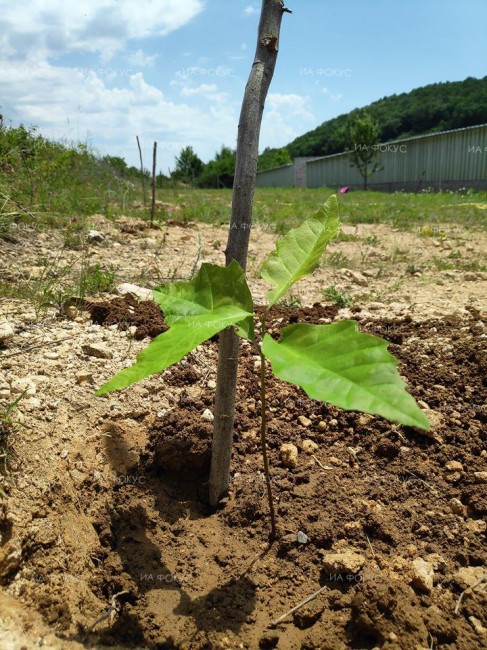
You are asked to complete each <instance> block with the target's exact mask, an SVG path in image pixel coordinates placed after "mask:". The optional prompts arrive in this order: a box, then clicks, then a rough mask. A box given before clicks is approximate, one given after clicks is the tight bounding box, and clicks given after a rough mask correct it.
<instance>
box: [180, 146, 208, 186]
mask: <svg viewBox="0 0 487 650" xmlns="http://www.w3.org/2000/svg"><path fill="white" fill-rule="evenodd" d="M202 169H203V162H202V161H201V160H200V159H199V158H198V156H197V155H196V154H195V152H194V151H193V147H184V149H182V150H181V153H180V154H179V156H176V173H175V176H176V178H179V179H181V180H185V181H187V182H188V183H191V184H192V185H195V184H196V179H197V178H198V176H199V175H200V174H201V171H202Z"/></svg>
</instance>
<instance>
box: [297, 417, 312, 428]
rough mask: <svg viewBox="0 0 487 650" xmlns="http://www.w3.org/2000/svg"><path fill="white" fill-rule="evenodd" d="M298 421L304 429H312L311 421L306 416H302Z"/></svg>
mask: <svg viewBox="0 0 487 650" xmlns="http://www.w3.org/2000/svg"><path fill="white" fill-rule="evenodd" d="M298 421H299V423H300V424H302V425H303V427H310V426H311V420H310V419H309V418H307V417H306V416H305V415H300V416H299V417H298Z"/></svg>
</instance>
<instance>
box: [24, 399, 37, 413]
mask: <svg viewBox="0 0 487 650" xmlns="http://www.w3.org/2000/svg"><path fill="white" fill-rule="evenodd" d="M21 405H22V408H23V409H24V410H26V411H29V412H30V411H36V410H37V409H40V408H41V400H40V399H38V398H37V397H29V399H26V400H23V401H22V402H21Z"/></svg>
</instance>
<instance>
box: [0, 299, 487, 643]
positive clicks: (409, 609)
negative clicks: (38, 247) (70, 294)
mask: <svg viewBox="0 0 487 650" xmlns="http://www.w3.org/2000/svg"><path fill="white" fill-rule="evenodd" d="M436 290H437V289H436ZM465 302H466V301H465ZM465 302H464V303H463V304H462V305H461V308H460V304H459V303H457V304H456V307H457V313H456V314H450V313H449V312H447V311H445V313H444V315H443V316H442V317H429V318H428V317H423V318H421V319H416V317H415V315H414V314H409V315H402V316H401V315H398V314H397V313H394V312H393V310H392V309H389V310H383V311H382V312H381V313H380V315H377V314H376V315H375V316H373V315H372V313H371V311H370V310H366V309H359V308H356V309H354V310H352V311H349V312H348V313H345V315H348V316H349V317H350V316H351V317H352V318H356V319H357V320H358V321H359V322H360V326H361V329H362V330H364V331H368V332H370V333H373V334H377V335H379V336H383V337H384V338H386V339H387V340H388V341H390V346H389V349H390V350H391V352H392V353H393V354H395V355H396V356H397V357H398V358H399V359H400V361H401V365H400V367H399V369H400V372H401V374H402V375H403V376H404V377H405V379H406V380H407V383H408V387H409V390H410V391H411V393H412V394H413V395H414V396H415V397H416V399H417V400H419V401H420V403H421V405H422V407H423V408H425V409H427V414H428V416H429V418H430V420H431V422H432V423H433V425H434V426H433V429H432V432H431V433H430V434H428V435H425V434H424V433H420V432H419V431H416V430H413V429H410V428H407V427H400V426H396V425H393V424H391V423H389V422H387V421H385V420H382V419H381V418H376V417H372V416H368V415H363V414H359V413H355V412H346V411H342V410H340V409H337V408H335V407H332V406H329V405H326V404H322V403H320V402H316V401H313V400H310V399H309V398H307V396H306V395H305V394H304V392H303V391H301V390H300V389H297V388H295V387H293V386H291V385H289V384H285V383H282V382H279V381H278V380H276V379H274V378H273V377H272V375H271V373H270V371H269V372H268V383H269V433H268V437H269V440H268V446H269V452H270V459H271V466H272V482H273V489H274V497H275V501H276V509H277V516H278V526H279V539H278V541H277V542H276V543H275V544H274V545H273V546H272V547H271V548H270V549H268V548H267V538H268V532H269V519H268V505H267V500H266V493H265V482H264V478H263V474H262V460H261V453H260V449H259V440H258V432H259V418H258V413H259V406H260V401H259V395H258V390H257V385H256V381H257V376H256V375H257V370H256V364H257V361H256V358H257V357H256V350H255V349H253V348H252V347H251V346H250V344H248V343H247V342H243V343H242V346H241V364H240V369H239V384H238V386H239V387H238V403H237V413H236V435H235V449H234V454H233V460H232V479H231V489H230V495H229V498H228V500H227V501H226V502H225V504H224V507H222V509H220V510H219V511H218V512H217V513H212V512H211V511H210V509H209V508H208V504H207V483H206V482H207V478H208V469H209V452H210V437H211V429H212V425H211V422H208V421H206V420H205V419H203V418H202V415H203V412H204V411H205V409H210V410H212V408H213V400H214V388H213V383H211V382H213V381H214V379H215V361H216V354H217V341H208V342H206V343H204V344H203V345H201V346H198V348H197V349H196V350H195V351H194V352H193V353H192V354H190V355H189V356H188V357H187V358H186V359H185V360H183V362H181V363H179V364H178V365H176V366H174V367H172V368H170V369H168V370H167V371H165V372H164V373H162V374H161V375H158V376H154V377H151V378H149V379H147V380H146V381H144V382H141V383H139V384H136V385H134V386H133V387H131V388H130V389H127V390H125V391H123V392H121V393H117V394H112V395H108V396H106V397H105V398H103V399H102V398H100V399H97V398H94V397H93V390H94V388H95V386H97V385H100V384H101V383H102V382H103V381H105V380H106V379H108V378H109V377H110V376H111V374H113V372H114V371H116V370H117V369H120V368H121V367H123V364H124V363H125V362H126V361H127V360H128V359H133V357H134V355H135V354H136V353H137V352H138V351H139V350H140V349H142V348H143V347H145V345H146V344H147V342H148V340H147V339H146V340H145V341H143V342H142V341H138V340H137V339H139V337H143V336H146V335H149V334H150V336H155V335H157V334H158V333H159V332H160V331H163V329H164V325H163V322H162V320H161V319H160V313H159V312H158V310H156V311H154V307H153V306H151V305H150V303H138V302H137V301H136V300H135V299H134V298H131V297H125V298H117V299H115V300H114V301H97V302H96V303H95V302H93V303H92V304H91V307H90V313H91V318H92V319H93V323H94V324H91V323H90V322H86V320H84V319H83V318H78V319H77V320H75V321H67V320H66V319H65V318H59V317H58V318H51V319H45V320H43V321H42V323H41V324H39V323H38V322H37V321H36V320H35V319H34V318H33V317H32V316H30V315H29V313H28V312H27V311H25V308H24V307H20V306H18V305H17V306H16V305H11V306H10V307H9V310H8V312H7V315H8V317H9V318H14V317H15V318H17V321H15V322H16V323H17V322H18V323H21V324H22V325H19V326H18V327H17V328H16V335H15V338H14V339H13V340H12V341H8V342H6V343H5V345H4V349H3V350H0V355H1V357H0V358H1V361H2V373H3V375H2V374H1V373H0V379H2V377H4V378H5V381H6V382H7V383H8V384H9V385H11V386H12V382H13V380H15V379H16V378H18V377H29V378H31V379H32V381H33V382H34V384H35V385H36V386H37V392H36V394H35V395H34V396H32V397H27V398H25V400H21V402H20V403H19V409H18V410H19V417H20V419H22V421H23V422H24V424H26V425H27V426H28V427H29V428H27V429H18V431H17V433H15V434H13V435H12V437H11V439H10V443H11V445H12V447H11V457H10V472H9V474H8V475H7V476H6V477H5V478H4V479H3V482H2V483H0V487H2V489H3V490H4V492H5V494H6V498H4V499H3V500H0V508H1V510H0V536H1V546H0V584H1V585H2V587H3V593H2V592H0V648H1V649H2V650H4V649H5V650H20V649H21V648H26V649H27V650H30V649H31V648H34V647H39V645H42V647H44V648H52V649H56V650H59V649H64V650H75V649H78V650H80V649H81V648H83V647H87V648H90V647H91V648H97V649H101V648H105V647H113V648H117V649H118V650H121V649H122V648H139V649H142V648H147V649H149V650H162V649H163V648H167V649H170V648H178V649H179V650H203V649H213V648H248V649H257V648H278V649H279V648H280V649H281V650H288V649H289V650H299V649H302V650H311V649H314V650H347V649H355V650H359V649H362V650H372V649H374V648H380V649H381V650H409V649H411V650H427V649H428V648H434V649H441V650H481V649H483V648H485V647H486V639H487V636H486V634H487V632H486V628H487V613H486V612H487V608H486V605H487V589H485V583H483V584H480V585H479V586H477V587H476V588H475V589H474V590H469V591H466V592H465V594H464V597H463V600H462V602H461V604H460V607H459V611H458V614H455V613H454V610H455V606H456V604H457V601H458V599H459V596H460V594H461V593H462V591H463V590H465V589H466V587H468V586H469V585H472V584H474V582H475V580H478V579H479V578H481V577H482V576H483V575H484V574H485V573H486V572H487V569H486V566H487V562H486V560H487V553H486V548H485V530H486V525H485V520H486V518H487V485H486V483H485V482H483V481H485V474H479V473H480V472H485V471H486V470H487V445H486V439H487V432H486V421H487V407H486V395H487V379H486V378H487V352H486V345H485V342H486V338H487V336H486V335H487V314H486V312H485V309H483V310H482V309H481V307H480V305H479V304H478V303H477V307H474V306H472V305H471V304H467V305H465ZM23 309H24V311H22V310H23ZM344 311H345V310H340V312H339V313H337V309H336V308H335V307H330V306H329V305H328V306H327V305H322V304H320V303H316V304H315V305H314V306H312V307H308V308H279V309H274V310H273V312H272V314H271V321H270V329H271V331H272V332H275V333H277V332H278V330H279V329H281V328H282V327H284V326H286V325H287V324H289V323H292V322H296V321H300V322H303V321H307V322H313V323H322V322H327V321H331V320H333V319H335V318H339V317H340V318H341V317H343V315H344ZM156 317H157V318H158V319H159V321H156ZM134 328H135V329H134ZM134 339H136V340H134ZM87 341H89V342H98V343H99V342H102V343H109V344H110V348H111V349H112V350H113V355H112V356H111V358H96V357H92V356H87V354H86V352H85V351H84V349H85V348H84V347H83V346H84V344H85V343H86V342H87ZM56 351H57V352H58V353H59V354H58V357H55V355H53V354H52V353H53V352H56ZM83 373H85V374H83ZM86 373H88V374H87V376H86ZM0 384H1V381H0ZM1 389H2V386H1V385H0V390H1ZM36 399H37V400H38V402H39V403H37V402H36V401H35V400H36ZM23 402H24V404H23ZM300 416H306V417H307V418H309V420H310V423H308V422H307V421H306V420H303V421H300V419H299V418H300ZM307 440H311V441H313V442H314V443H316V445H317V448H316V450H315V451H314V452H313V453H312V454H310V453H307V452H306V450H305V449H306V444H303V443H304V441H307ZM287 442H292V443H294V444H295V445H296V446H297V447H298V449H299V462H298V465H297V467H296V468H294V469H289V468H287V467H284V466H283V464H282V462H281V460H280V454H279V450H280V446H281V444H282V443H287ZM452 461H456V462H457V463H460V464H461V466H460V465H454V466H452V465H451V462H452ZM300 531H301V532H302V533H304V534H305V535H306V536H307V542H306V543H299V542H298V541H297V534H298V532H300ZM348 550H353V551H355V552H357V553H360V554H361V555H362V556H363V557H364V558H365V562H364V565H363V568H362V569H361V570H359V571H358V572H351V571H348V570H347V571H336V572H334V573H330V571H329V570H325V568H324V560H326V558H327V556H328V555H329V554H330V553H336V552H341V551H348ZM419 558H421V559H423V560H424V561H425V562H427V563H428V564H429V565H431V567H432V568H433V570H434V586H433V588H432V589H430V588H425V587H424V586H422V584H421V582H420V581H418V578H417V576H415V574H414V562H415V561H416V562H417V561H418V559H419ZM320 587H325V588H324V589H323V591H322V592H321V593H320V595H319V596H318V597H317V598H316V599H314V600H313V601H311V602H310V603H308V604H307V605H305V606H304V607H302V608H301V609H299V610H298V611H296V612H295V613H294V614H292V615H290V616H288V617H287V618H286V619H285V620H284V621H283V622H282V623H280V624H279V625H277V627H275V628H272V627H270V626H271V623H272V621H273V620H274V619H275V618H277V617H278V616H280V615H282V614H284V613H285V612H286V611H288V610H290V609H291V608H292V607H294V606H295V605H297V604H298V603H299V602H300V601H301V600H303V599H304V598H305V597H307V596H308V595H310V594H312V593H313V592H315V591H316V590H318V589H319V588H320ZM121 592H123V593H121ZM117 594H119V595H118V596H117V597H116V598H115V599H114V596H115V595H117ZM112 604H116V605H117V609H118V610H119V611H112V612H107V609H108V608H110V606H111V605H112ZM104 613H106V615H105V616H104ZM95 623H96V625H95ZM39 639H41V641H39Z"/></svg>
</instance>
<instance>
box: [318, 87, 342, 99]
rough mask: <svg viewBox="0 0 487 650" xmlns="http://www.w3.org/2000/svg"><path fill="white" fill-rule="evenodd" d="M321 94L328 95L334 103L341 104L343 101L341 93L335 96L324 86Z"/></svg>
mask: <svg viewBox="0 0 487 650" xmlns="http://www.w3.org/2000/svg"><path fill="white" fill-rule="evenodd" d="M321 92H322V93H323V95H328V97H329V98H330V99H331V100H332V101H333V102H339V101H340V100H341V98H342V97H343V95H342V94H341V93H336V94H334V93H332V92H330V91H329V90H328V88H327V87H326V86H323V88H322V89H321Z"/></svg>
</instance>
